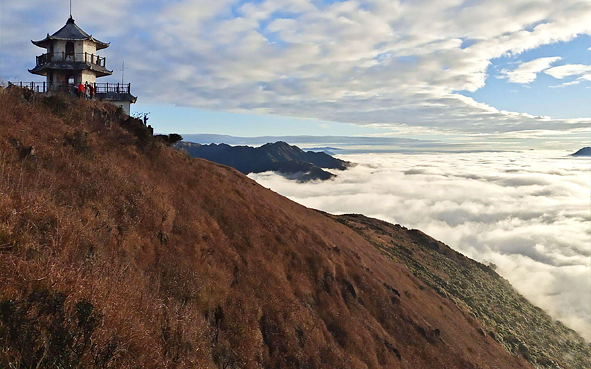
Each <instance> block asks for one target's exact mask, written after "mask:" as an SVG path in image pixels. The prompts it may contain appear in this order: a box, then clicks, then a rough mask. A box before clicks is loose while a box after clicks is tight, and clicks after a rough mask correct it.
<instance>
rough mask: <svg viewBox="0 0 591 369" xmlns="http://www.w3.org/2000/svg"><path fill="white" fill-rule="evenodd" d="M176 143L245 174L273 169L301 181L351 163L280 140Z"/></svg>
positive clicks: (324, 177) (324, 176) (325, 175)
mask: <svg viewBox="0 0 591 369" xmlns="http://www.w3.org/2000/svg"><path fill="white" fill-rule="evenodd" d="M177 147H178V148H180V149H184V150H186V152H187V153H188V154H189V155H191V156H192V157H195V158H202V159H207V160H210V161H213V162H215V163H219V164H224V165H228V166H231V167H232V168H235V169H238V170H239V171H241V172H242V173H244V174H248V173H262V172H268V171H273V172H277V173H279V174H281V175H283V176H285V177H287V178H294V179H298V180H300V181H310V180H317V179H319V180H327V179H330V178H332V177H334V174H332V173H329V172H327V171H325V170H322V169H321V168H327V169H339V170H345V169H347V167H348V166H349V165H350V163H348V162H346V161H344V160H339V159H336V158H333V157H332V156H330V155H328V154H326V153H323V152H313V151H303V150H301V149H300V148H299V147H297V146H292V145H289V144H288V143H286V142H282V141H279V142H275V143H268V144H266V145H263V146H261V147H250V146H230V145H226V144H219V145H218V144H211V145H199V144H192V143H190V142H187V143H185V142H180V143H178V144H177Z"/></svg>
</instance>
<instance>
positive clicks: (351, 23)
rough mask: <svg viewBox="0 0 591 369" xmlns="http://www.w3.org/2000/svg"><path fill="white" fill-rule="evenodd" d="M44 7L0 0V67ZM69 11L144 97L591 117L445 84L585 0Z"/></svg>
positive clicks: (144, 5) (15, 71)
mask: <svg viewBox="0 0 591 369" xmlns="http://www.w3.org/2000/svg"><path fill="white" fill-rule="evenodd" d="M55 9H63V11H64V12H65V11H67V4H65V5H64V3H63V1H61V0H60V1H58V0H43V1H42V0H26V1H19V2H16V1H12V2H8V4H3V8H2V23H1V27H2V28H1V29H0V32H1V34H2V35H3V36H4V37H3V38H2V47H1V51H0V53H1V54H2V57H1V58H0V59H1V63H2V65H1V66H0V70H1V71H2V72H1V73H2V77H3V78H5V79H14V78H20V79H25V80H26V79H30V78H31V77H30V76H28V75H27V73H26V67H29V68H30V67H31V66H32V65H31V63H33V62H34V60H35V59H34V57H35V54H36V53H39V52H40V50H36V48H35V47H33V46H31V45H30V43H29V40H30V39H31V38H33V39H37V38H43V37H44V35H45V34H46V33H47V32H54V31H56V30H57V29H58V28H59V27H61V26H62V24H63V23H64V22H65V18H66V14H67V13H65V14H63V16H62V14H59V13H58V12H57V11H56V10H55ZM74 16H75V18H76V20H77V22H78V24H79V25H80V26H81V27H82V28H83V29H86V30H88V31H89V32H91V33H93V34H94V35H95V36H96V37H97V38H99V39H104V41H111V42H112V46H111V47H110V48H109V49H107V50H105V54H106V56H107V62H108V63H109V65H110V67H111V68H113V69H115V70H116V71H118V69H119V66H120V65H121V61H122V60H125V65H126V76H127V78H128V79H129V80H131V81H133V84H134V91H135V92H136V93H137V94H139V95H140V97H141V99H142V101H144V102H145V101H150V102H157V103H160V104H166V103H173V104H178V105H185V106H194V107H199V108H203V109H209V110H223V111H233V112H249V113H260V114H276V115H285V116H294V117H304V118H315V119H320V120H324V121H339V122H348V123H356V124H364V125H366V124H380V125H382V126H387V127H391V128H392V129H393V130H395V131H396V130H398V129H408V128H414V127H419V128H421V129H428V130H435V131H439V132H441V133H446V132H460V133H461V132H469V133H479V132H481V133H495V132H511V131H523V130H549V131H563V130H572V129H577V128H585V127H587V128H589V127H591V119H583V120H566V119H541V118H540V117H535V116H531V115H529V114H525V113H526V112H520V113H523V114H515V113H513V112H504V111H498V110H497V109H494V108H492V107H489V106H487V105H485V104H482V103H477V102H476V101H473V100H472V99H468V98H465V97H463V96H461V95H459V94H458V93H457V92H458V91H462V90H467V91H475V90H477V89H479V88H481V87H483V86H484V84H485V81H486V78H487V68H488V67H489V66H490V64H491V60H492V59H494V58H499V57H501V56H505V55H516V54H519V53H521V52H524V51H526V50H531V49H534V48H536V47H538V46H540V45H545V44H551V43H556V42H559V41H569V40H571V39H573V38H574V37H576V36H577V35H580V34H585V33H586V34H589V33H591V23H590V22H589V19H591V3H590V2H589V1H581V0H515V1H494V0H490V1H478V2H468V3H467V4H466V2H464V1H459V0H422V1H415V2H408V1H399V0H348V1H338V2H328V3H323V2H322V1H318V0H263V1H238V0H220V1H212V0H178V1H170V2H162V1H156V0H147V1H139V0H117V1H115V0H109V1H104V2H100V3H96V2H77V3H76V4H75V7H74ZM23 30H26V32H25V31H23ZM466 45H469V46H468V47H465V46H466ZM463 46H464V47H463ZM524 64H525V63H524ZM529 76H530V77H529V78H531V74H529Z"/></svg>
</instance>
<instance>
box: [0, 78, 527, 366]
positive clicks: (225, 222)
mask: <svg viewBox="0 0 591 369" xmlns="http://www.w3.org/2000/svg"><path fill="white" fill-rule="evenodd" d="M138 124H139V122H137V121H134V120H127V121H125V119H124V117H123V116H121V115H120V112H117V111H116V110H115V109H114V108H113V107H110V106H108V105H102V104H99V103H94V102H87V101H71V100H70V99H69V98H65V97H56V98H51V99H50V100H47V99H45V98H43V97H42V96H39V95H34V94H33V95H30V94H26V96H25V95H24V94H23V93H22V92H21V91H19V90H15V89H13V90H12V91H5V92H4V93H1V94H0V265H1V268H0V301H3V302H4V303H5V304H8V303H11V304H26V303H27V301H29V300H30V299H31V297H30V296H31V294H35V293H38V292H39V291H47V294H48V296H52V298H53V296H58V294H59V296H62V295H63V296H64V297H65V300H64V303H63V306H62V307H60V309H61V310H59V309H58V311H56V312H54V313H51V312H48V313H47V314H49V315H47V314H46V315H47V316H46V315H44V316H46V318H43V319H40V318H38V312H37V311H38V309H40V308H39V306H40V305H39V304H37V305H34V306H33V307H31V309H29V310H24V311H26V314H24V315H25V317H26V318H27V319H29V320H28V321H33V322H36V324H37V323H38V324H37V327H36V328H35V329H34V330H33V331H34V332H33V336H34V338H35V341H34V342H35V343H34V344H33V346H34V347H33V348H31V347H29V348H27V349H28V351H26V350H24V348H22V347H20V348H19V347H17V346H15V344H14V342H13V341H10V339H9V336H8V333H7V332H8V330H9V329H10V325H11V324H12V325H13V326H17V328H18V327H20V328H19V329H20V330H21V331H23V330H24V328H23V327H24V325H20V326H19V325H18V324H17V323H15V322H14V321H13V322H10V321H8V320H7V319H8V318H7V316H8V315H7V313H6V310H2V309H0V367H19V363H20V367H34V366H36V365H37V364H39V362H40V365H39V367H55V365H56V363H59V360H65V359H64V357H65V356H64V355H66V354H68V355H70V356H68V357H73V358H74V359H71V360H75V359H76V360H78V362H77V363H75V364H76V365H81V366H84V367H93V366H96V367H117V368H136V367H154V368H156V367H158V368H174V367H179V368H190V367H196V368H381V367H389V368H434V367H440V368H454V367H457V368H476V367H482V368H488V367H491V368H492V367H495V368H520V367H528V366H527V364H526V363H525V362H524V361H523V360H521V359H518V358H515V357H512V356H510V355H508V354H507V353H506V352H505V351H504V350H503V349H502V348H501V347H500V346H499V345H498V344H497V343H496V342H495V341H494V340H492V339H490V338H487V337H482V336H480V335H479V334H478V328H479V325H478V323H477V322H474V321H472V322H471V321H469V320H468V319H467V318H466V315H465V314H464V313H463V312H462V310H461V308H459V307H457V306H455V305H454V304H453V303H452V302H450V301H449V300H445V299H443V298H442V297H440V296H439V295H437V294H436V293H434V292H433V291H431V290H428V289H425V287H424V286H423V285H422V283H421V282H419V281H418V279H416V278H414V277H413V276H412V275H410V273H408V271H407V270H406V269H405V268H404V267H402V266H401V265H398V264H395V263H393V262H391V261H390V260H389V259H388V258H387V257H385V256H384V255H382V254H380V253H379V252H378V251H377V250H376V249H375V248H374V247H373V246H372V245H371V244H369V243H368V242H367V241H365V240H364V239H363V238H362V237H361V236H360V235H359V234H357V233H355V232H353V231H352V230H351V229H349V228H347V227H345V226H343V225H341V224H339V223H338V222H336V221H334V220H333V219H331V218H329V217H327V216H325V215H324V214H321V213H319V212H317V211H314V210H310V209H307V208H304V207H302V206H300V205H297V204H295V203H293V202H291V201H289V200H287V199H285V198H283V197H281V196H279V195H277V194H275V193H273V192H271V191H269V190H267V189H265V188H262V187H261V186H259V185H258V184H256V183H255V182H254V181H252V180H250V179H248V178H247V177H245V176H244V175H242V174H240V173H238V172H237V171H235V170H233V169H230V168H227V167H224V166H220V165H216V164H213V163H210V162H207V161H204V160H194V159H191V158H188V157H186V156H185V155H183V154H181V153H179V152H177V151H175V150H173V149H171V148H168V147H166V146H165V145H164V144H162V143H159V142H157V141H155V140H151V139H150V138H149V137H147V136H146V135H145V132H144V131H143V130H142V127H141V125H138ZM11 138H14V139H16V140H18V141H19V142H20V143H22V145H23V146H25V147H30V146H34V147H35V152H36V155H35V156H34V157H31V156H29V157H25V158H23V157H21V156H20V155H19V153H18V152H17V150H15V149H14V147H13V145H11V144H10V142H9V141H10V139H11ZM384 283H386V284H387V286H390V289H389V288H387V287H386V285H385V284H384ZM392 288H395V289H397V290H398V291H400V294H401V296H395V295H394V294H393V292H392ZM403 291H404V292H406V294H404V293H403ZM48 299H49V297H48ZM52 301H53V300H52ZM81 302H88V303H89V304H91V305H92V307H93V312H94V313H96V314H97V315H96V319H97V321H99V323H97V324H96V326H93V330H92V332H91V334H90V336H89V338H88V340H89V343H88V345H87V348H86V349H85V350H83V352H82V353H79V352H76V353H75V355H74V354H73V353H72V352H71V350H72V349H71V348H70V347H61V346H59V345H57V348H56V349H55V350H56V353H54V355H53V356H52V355H46V356H45V357H43V352H44V351H45V348H44V347H45V346H46V343H47V342H49V341H51V339H52V337H54V336H55V335H54V334H53V333H52V332H53V329H54V327H53V326H52V325H51V324H50V323H47V322H50V321H51V319H57V318H59V319H62V318H63V319H62V320H60V321H61V322H62V323H63V326H64V327H70V328H67V329H66V328H64V330H66V331H67V330H68V329H69V330H70V331H71V334H70V336H72V337H73V338H71V339H70V341H69V342H78V343H84V341H81V340H83V336H84V335H82V336H81V335H80V334H78V333H76V330H75V327H77V326H78V325H77V319H78V315H76V314H77V313H76V311H77V310H76V309H77V308H76V306H78V305H77V304H79V303H81ZM7 306H8V305H7ZM18 306H21V305H18ZM23 306H25V305H23ZM36 309H37V310H36ZM441 309H443V311H444V312H443V313H442V312H441ZM60 311H61V312H60ZM52 314H53V315H52ZM23 319H24V318H23ZM13 328H14V327H13ZM435 329H438V332H440V335H439V334H435V333H433V332H435ZM17 331H18V329H17ZM20 333H22V332H20ZM64 334H65V333H64ZM54 338H55V337H54ZM52 342H53V341H52ZM58 343H59V342H58ZM35 345H36V346H35ZM66 346H67V345H66ZM91 348H92V349H91ZM31 350H32V351H31ZM59 350H62V351H59ZM80 350H81V349H78V351H80ZM109 350H111V351H112V355H111V352H110V351H109ZM27 352H28V353H29V354H27V355H28V356H31V355H33V354H31V353H30V352H34V353H37V355H38V356H35V358H37V359H35V360H29V361H27V363H30V365H28V364H27V365H24V363H25V361H23V359H22V356H23V353H27ZM39 353H40V354H39ZM97 353H99V354H97ZM100 353H102V354H100ZM105 353H107V354H108V355H107V354H105ZM60 355H62V356H60ZM76 355H77V356H76ZM101 355H102V356H101ZM49 358H51V360H53V362H51V361H50V359H49Z"/></svg>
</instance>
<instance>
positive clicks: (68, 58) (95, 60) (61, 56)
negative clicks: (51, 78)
mask: <svg viewBox="0 0 591 369" xmlns="http://www.w3.org/2000/svg"><path fill="white" fill-rule="evenodd" d="M51 62H67V63H76V62H82V63H90V64H95V65H98V66H101V67H105V65H106V62H107V58H105V57H101V56H98V55H95V54H89V53H66V52H63V51H62V52H52V53H46V54H42V55H39V56H38V57H37V66H38V67H39V66H42V65H45V64H47V63H51Z"/></svg>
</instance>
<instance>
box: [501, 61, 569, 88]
mask: <svg viewBox="0 0 591 369" xmlns="http://www.w3.org/2000/svg"><path fill="white" fill-rule="evenodd" d="M561 59H562V58H561V57H559V56H554V57H547V58H539V59H534V60H532V61H528V62H526V63H522V64H520V65H519V66H518V67H517V68H515V69H513V70H506V69H504V70H502V71H501V73H503V74H504V75H505V76H506V77H507V78H508V80H509V82H511V83H521V84H527V83H531V82H533V81H535V80H536V78H537V76H538V73H540V72H542V71H544V70H546V69H548V68H550V66H551V65H552V64H553V63H554V62H556V61H558V60H561Z"/></svg>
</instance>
